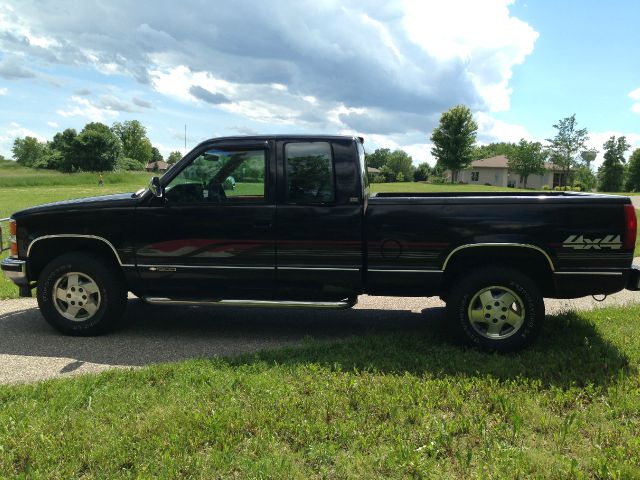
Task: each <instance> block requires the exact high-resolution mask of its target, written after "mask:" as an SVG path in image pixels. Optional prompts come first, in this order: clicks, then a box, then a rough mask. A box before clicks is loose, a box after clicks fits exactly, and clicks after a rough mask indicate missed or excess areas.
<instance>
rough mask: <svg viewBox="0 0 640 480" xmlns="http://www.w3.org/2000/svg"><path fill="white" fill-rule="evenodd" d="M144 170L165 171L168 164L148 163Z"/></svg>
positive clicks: (161, 162) (159, 162) (160, 162)
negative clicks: (155, 169)
mask: <svg viewBox="0 0 640 480" xmlns="http://www.w3.org/2000/svg"><path fill="white" fill-rule="evenodd" d="M144 168H145V169H147V170H153V169H154V168H157V169H158V170H167V169H168V168H169V164H168V163H167V162H163V161H162V160H160V161H158V162H149V163H147V165H146V166H145V167H144Z"/></svg>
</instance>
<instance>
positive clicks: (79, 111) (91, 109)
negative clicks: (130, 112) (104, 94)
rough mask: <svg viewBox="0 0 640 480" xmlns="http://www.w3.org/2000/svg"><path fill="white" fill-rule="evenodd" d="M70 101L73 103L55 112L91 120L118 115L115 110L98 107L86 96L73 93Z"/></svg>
mask: <svg viewBox="0 0 640 480" xmlns="http://www.w3.org/2000/svg"><path fill="white" fill-rule="evenodd" d="M71 101H72V102H73V103H75V105H72V106H70V107H69V108H68V109H66V110H62V109H60V110H57V111H56V113H57V114H58V115H60V116H61V117H65V118H68V117H82V118H86V119H87V120H89V121H92V122H105V121H108V120H109V119H113V118H115V117H117V116H118V112H117V111H115V110H110V109H108V108H101V107H98V106H96V105H94V104H93V103H91V101H89V100H88V99H86V98H82V97H78V96H75V95H74V96H72V97H71Z"/></svg>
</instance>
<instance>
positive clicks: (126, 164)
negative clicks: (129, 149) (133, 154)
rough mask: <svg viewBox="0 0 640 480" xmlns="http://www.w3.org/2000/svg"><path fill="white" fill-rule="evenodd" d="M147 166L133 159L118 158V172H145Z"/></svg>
mask: <svg viewBox="0 0 640 480" xmlns="http://www.w3.org/2000/svg"><path fill="white" fill-rule="evenodd" d="M144 167H145V165H144V164H143V163H140V162H139V161H137V160H134V159H133V158H128V157H118V160H117V161H116V169H118V170H144Z"/></svg>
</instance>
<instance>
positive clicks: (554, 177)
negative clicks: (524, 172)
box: [445, 155, 564, 190]
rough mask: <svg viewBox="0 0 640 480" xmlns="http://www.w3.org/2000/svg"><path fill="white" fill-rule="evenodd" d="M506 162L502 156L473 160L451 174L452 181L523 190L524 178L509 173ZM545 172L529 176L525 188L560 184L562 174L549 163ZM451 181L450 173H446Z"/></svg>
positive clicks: (448, 171) (551, 186)
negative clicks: (467, 165) (468, 165)
mask: <svg viewBox="0 0 640 480" xmlns="http://www.w3.org/2000/svg"><path fill="white" fill-rule="evenodd" d="M507 164H508V160H507V157H506V156H504V155H497V156H495V157H490V158H483V159H482V160H475V161H473V162H472V163H471V166H470V167H469V168H466V169H464V170H460V171H458V172H453V181H454V182H455V183H458V182H462V183H468V184H470V185H474V184H475V185H486V184H489V185H494V186H497V187H517V188H524V178H523V177H522V176H520V175H518V174H517V173H513V172H509V168H508V167H507ZM545 169H546V171H545V172H544V173H543V174H542V175H538V174H531V175H529V178H528V179H527V188H533V189H537V190H539V189H541V188H542V187H543V186H544V185H547V186H548V187H549V188H554V187H556V186H558V185H560V184H561V181H562V179H563V176H564V174H563V173H562V171H561V170H559V169H558V168H557V167H555V166H554V165H553V164H551V163H545ZM445 174H446V177H447V179H448V180H449V181H450V180H451V171H450V170H447V171H446V173H445Z"/></svg>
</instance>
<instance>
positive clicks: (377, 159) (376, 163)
mask: <svg viewBox="0 0 640 480" xmlns="http://www.w3.org/2000/svg"><path fill="white" fill-rule="evenodd" d="M389 155H391V150H389V149H388V148H376V150H375V152H373V153H369V154H367V166H369V167H372V168H378V169H379V168H382V167H383V166H384V165H386V164H387V160H389Z"/></svg>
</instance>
